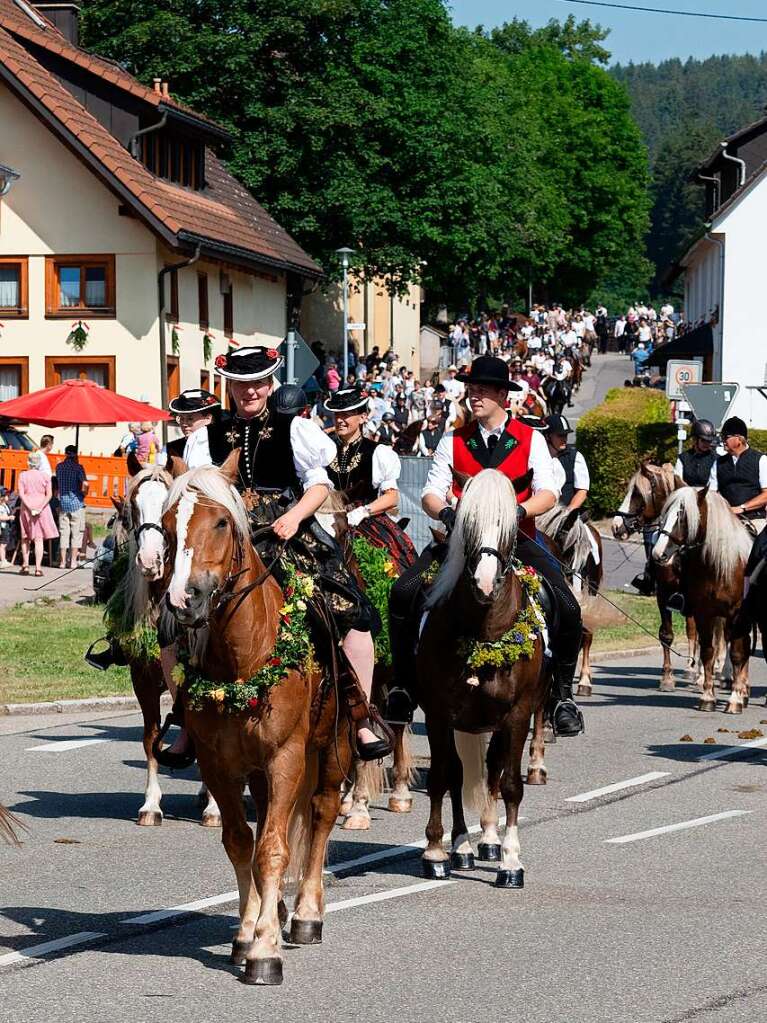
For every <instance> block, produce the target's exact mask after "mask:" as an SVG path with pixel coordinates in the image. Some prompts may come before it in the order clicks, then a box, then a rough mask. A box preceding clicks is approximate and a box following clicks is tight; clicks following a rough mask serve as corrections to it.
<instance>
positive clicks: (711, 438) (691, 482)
mask: <svg viewBox="0 0 767 1023" xmlns="http://www.w3.org/2000/svg"><path fill="white" fill-rule="evenodd" d="M690 435H691V437H692V447H690V448H688V449H687V451H683V452H682V453H681V455H680V456H679V458H677V460H676V465H675V466H674V472H675V473H676V474H677V476H678V477H679V478H680V479H681V480H684V482H685V483H686V484H687V486H688V487H705V486H706V484H707V483H708V481H709V477H710V476H711V468H712V466H713V464H714V462H715V461H716V450H715V445H716V427H715V426H714V424H713V423H712V422H710V421H709V420H708V419H696V420H695V422H694V423H693V424H692V430H691V431H690Z"/></svg>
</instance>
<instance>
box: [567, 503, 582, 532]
mask: <svg viewBox="0 0 767 1023" xmlns="http://www.w3.org/2000/svg"><path fill="white" fill-rule="evenodd" d="M580 513H581V510H580V508H573V509H572V511H570V512H568V513H567V515H566V517H565V518H564V519H563V521H562V526H563V527H564V529H568V530H569V529H572V528H573V526H574V525H575V523H576V520H577V519H578V517H579V515H580Z"/></svg>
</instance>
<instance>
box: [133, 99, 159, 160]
mask: <svg viewBox="0 0 767 1023" xmlns="http://www.w3.org/2000/svg"><path fill="white" fill-rule="evenodd" d="M167 123H168V112H167V110H166V112H165V113H164V114H163V115H162V117H161V118H160V120H159V121H158V122H157V124H150V125H149V127H148V128H142V129H141V131H137V132H136V133H135V135H131V137H130V138H129V139H128V152H129V153H130V155H131V156H132V157H133V158H134V160H138V158H139V145H138V140H139V139H140V138H143V136H144V135H151V134H152V132H154V131H159V130H160V128H164V127H165V125H166V124H167Z"/></svg>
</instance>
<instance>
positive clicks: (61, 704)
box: [0, 696, 141, 717]
mask: <svg viewBox="0 0 767 1023" xmlns="http://www.w3.org/2000/svg"><path fill="white" fill-rule="evenodd" d="M93 710H141V705H140V704H139V702H138V700H137V699H136V697H135V696H95V697H92V698H90V699H87V700H53V701H52V702H50V703H2V704H0V717H9V716H11V715H14V716H16V715H29V714H76V713H77V712H78V711H93Z"/></svg>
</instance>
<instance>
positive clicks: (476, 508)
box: [426, 469, 517, 609]
mask: <svg viewBox="0 0 767 1023" xmlns="http://www.w3.org/2000/svg"><path fill="white" fill-rule="evenodd" d="M516 539H517V498H516V494H515V493H514V487H513V486H512V483H511V480H509V479H508V478H507V477H506V476H504V475H503V474H502V473H500V472H498V471H497V470H496V469H483V470H482V472H480V473H478V474H477V475H476V476H474V477H473V478H472V479H470V480H469V481H468V482H467V483H466V487H465V489H464V491H463V495H462V497H461V500H460V501H459V503H458V514H457V516H456V520H455V527H454V528H453V532H452V535H451V536H450V542H449V544H448V549H447V558H446V559H445V562H444V564H443V565H442V567H441V568H440V570H439V572H438V573H437V578H436V579H435V580H434V583H433V585H432V587H431V590H430V591H429V595H428V597H427V600H426V607H427V608H429V609H430V608H433V607H437V606H438V605H439V604H442V603H444V602H445V600H446V599H447V598H448V597H449V596H450V594H451V593H452V592H453V590H454V589H455V586H456V584H457V582H458V580H459V579H460V578H461V576H462V574H463V571H464V568H465V567H466V559H467V558H470V557H471V556H472V555H474V554H476V553H477V552H478V551H479V548H480V547H485V546H487V547H495V548H496V549H497V550H498V551H500V552H501V554H506V553H507V552H510V551H511V550H512V548H513V547H514V544H515V542H516Z"/></svg>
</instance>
